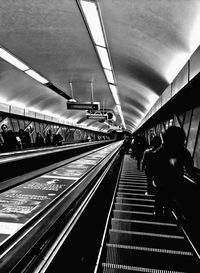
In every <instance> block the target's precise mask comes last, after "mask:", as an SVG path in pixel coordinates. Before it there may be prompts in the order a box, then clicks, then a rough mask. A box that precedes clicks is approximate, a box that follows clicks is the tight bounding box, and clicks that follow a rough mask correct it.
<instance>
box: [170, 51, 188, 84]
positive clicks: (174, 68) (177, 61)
mask: <svg viewBox="0 0 200 273" xmlns="http://www.w3.org/2000/svg"><path fill="white" fill-rule="evenodd" d="M189 58H190V54H189V53H180V54H177V55H176V56H175V57H174V59H173V60H172V62H171V63H170V65H169V67H168V68H167V71H166V73H165V77H166V79H167V81H168V82H169V83H171V82H172V81H173V80H174V78H175V77H176V76H177V75H178V73H179V72H180V70H181V69H182V68H183V66H184V65H185V64H186V63H187V61H188V60H189Z"/></svg>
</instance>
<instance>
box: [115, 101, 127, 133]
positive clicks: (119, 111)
mask: <svg viewBox="0 0 200 273" xmlns="http://www.w3.org/2000/svg"><path fill="white" fill-rule="evenodd" d="M116 107H117V111H118V113H119V115H120V118H121V121H122V126H123V127H124V129H126V125H125V122H124V117H123V114H122V109H121V105H116Z"/></svg>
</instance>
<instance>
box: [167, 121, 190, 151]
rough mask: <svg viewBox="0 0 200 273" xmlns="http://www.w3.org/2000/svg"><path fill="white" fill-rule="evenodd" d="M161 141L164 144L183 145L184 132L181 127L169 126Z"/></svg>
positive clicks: (176, 146)
mask: <svg viewBox="0 0 200 273" xmlns="http://www.w3.org/2000/svg"><path fill="white" fill-rule="evenodd" d="M163 142H164V145H166V146H173V147H175V148H178V147H180V146H184V142H185V132H184V130H183V129H182V128H180V127H177V126H171V127H169V128H168V129H167V130H166V132H165V133H164V135H163Z"/></svg>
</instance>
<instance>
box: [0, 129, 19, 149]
mask: <svg viewBox="0 0 200 273" xmlns="http://www.w3.org/2000/svg"><path fill="white" fill-rule="evenodd" d="M1 130H2V132H1V138H2V141H3V145H2V151H3V152H10V151H16V149H17V145H18V142H17V139H16V136H17V134H16V132H13V131H12V130H11V129H9V128H8V126H7V124H2V125H1Z"/></svg>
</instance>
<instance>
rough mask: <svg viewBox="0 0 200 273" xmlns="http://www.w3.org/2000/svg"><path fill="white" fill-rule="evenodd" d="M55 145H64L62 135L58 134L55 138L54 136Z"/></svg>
mask: <svg viewBox="0 0 200 273" xmlns="http://www.w3.org/2000/svg"><path fill="white" fill-rule="evenodd" d="M54 143H55V145H58V146H59V145H62V143H63V137H62V136H61V134H60V133H58V134H56V135H55V136H54Z"/></svg>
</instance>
